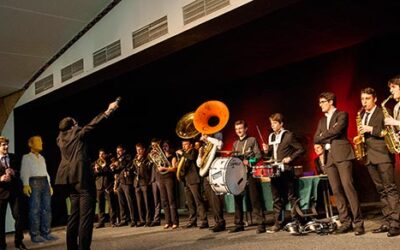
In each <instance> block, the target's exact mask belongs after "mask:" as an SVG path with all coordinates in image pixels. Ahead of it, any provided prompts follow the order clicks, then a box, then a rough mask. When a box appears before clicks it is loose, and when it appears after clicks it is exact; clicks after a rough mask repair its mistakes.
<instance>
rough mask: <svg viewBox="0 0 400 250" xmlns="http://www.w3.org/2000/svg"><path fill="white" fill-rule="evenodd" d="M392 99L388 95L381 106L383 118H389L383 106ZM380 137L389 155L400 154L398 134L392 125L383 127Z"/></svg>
mask: <svg viewBox="0 0 400 250" xmlns="http://www.w3.org/2000/svg"><path fill="white" fill-rule="evenodd" d="M391 98H393V95H390V96H389V97H388V98H386V99H385V100H384V101H383V102H382V104H381V106H382V111H383V116H384V117H385V118H387V117H391V116H390V115H389V112H388V111H387V109H386V108H385V104H386V103H387V102H388V101H389V100H390V99H391ZM381 136H383V137H384V139H385V143H386V146H387V148H388V150H389V152H390V153H392V154H399V153H400V140H399V133H398V130H397V129H396V126H392V125H385V129H384V130H383V131H382V132H381Z"/></svg>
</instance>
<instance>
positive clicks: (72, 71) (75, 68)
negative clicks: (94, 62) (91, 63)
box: [61, 59, 83, 82]
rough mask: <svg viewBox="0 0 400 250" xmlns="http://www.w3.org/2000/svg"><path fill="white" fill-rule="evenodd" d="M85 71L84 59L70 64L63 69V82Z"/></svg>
mask: <svg viewBox="0 0 400 250" xmlns="http://www.w3.org/2000/svg"><path fill="white" fill-rule="evenodd" d="M82 72H83V59H81V60H78V61H76V62H74V63H73V64H70V65H68V66H67V67H65V68H63V69H61V82H65V81H66V80H69V79H71V78H72V77H74V76H77V75H79V74H80V73H82Z"/></svg>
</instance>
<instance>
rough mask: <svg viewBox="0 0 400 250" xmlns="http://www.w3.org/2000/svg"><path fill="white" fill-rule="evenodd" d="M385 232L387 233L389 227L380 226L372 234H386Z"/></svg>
mask: <svg viewBox="0 0 400 250" xmlns="http://www.w3.org/2000/svg"><path fill="white" fill-rule="evenodd" d="M386 232H389V227H388V226H386V225H381V226H380V227H378V228H375V229H373V230H372V233H374V234H379V233H386Z"/></svg>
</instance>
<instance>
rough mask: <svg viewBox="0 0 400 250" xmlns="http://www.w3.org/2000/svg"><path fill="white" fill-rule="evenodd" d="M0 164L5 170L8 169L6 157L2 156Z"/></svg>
mask: <svg viewBox="0 0 400 250" xmlns="http://www.w3.org/2000/svg"><path fill="white" fill-rule="evenodd" d="M1 164H2V165H3V166H4V167H5V168H8V162H7V157H6V156H2V157H1Z"/></svg>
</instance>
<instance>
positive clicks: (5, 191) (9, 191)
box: [0, 154, 22, 200]
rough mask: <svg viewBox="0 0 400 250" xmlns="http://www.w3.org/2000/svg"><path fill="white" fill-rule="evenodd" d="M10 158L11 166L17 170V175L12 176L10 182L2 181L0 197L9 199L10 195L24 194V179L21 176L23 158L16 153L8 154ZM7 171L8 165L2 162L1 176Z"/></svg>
mask: <svg viewBox="0 0 400 250" xmlns="http://www.w3.org/2000/svg"><path fill="white" fill-rule="evenodd" d="M8 156H9V158H10V168H12V169H13V170H14V172H15V176H13V177H12V179H11V181H9V182H0V199H2V200H3V199H4V200H5V199H8V198H9V197H10V195H21V194H22V181H21V178H20V170H21V158H20V157H18V156H16V155H15V154H8ZM5 173H6V166H3V165H2V163H1V162H0V176H2V175H4V174H5Z"/></svg>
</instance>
